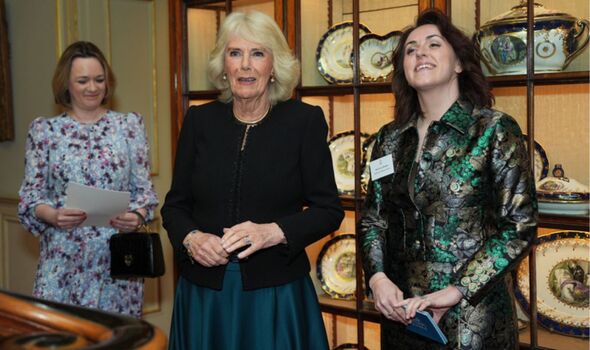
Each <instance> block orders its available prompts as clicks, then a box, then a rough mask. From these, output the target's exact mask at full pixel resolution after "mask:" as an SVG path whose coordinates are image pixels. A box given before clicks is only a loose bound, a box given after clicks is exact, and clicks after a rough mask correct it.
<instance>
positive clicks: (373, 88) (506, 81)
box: [185, 71, 590, 100]
mask: <svg viewBox="0 0 590 350" xmlns="http://www.w3.org/2000/svg"><path fill="white" fill-rule="evenodd" d="M534 80H535V85H560V84H587V83H589V82H590V71H583V72H561V73H540V74H535V76H534ZM488 81H489V82H490V85H491V86H492V87H512V86H526V84H527V79H526V75H523V74H519V75H504V76H494V77H488ZM355 88H357V89H358V90H359V92H360V93H361V94H386V93H391V82H382V83H362V84H358V85H353V84H341V85H322V86H300V87H298V88H297V89H296V91H297V93H298V94H299V96H301V97H305V96H345V95H352V94H353V93H354V89H355ZM218 94H219V90H200V91H189V92H188V93H186V94H185V95H186V96H187V97H188V98H189V99H190V100H204V99H215V98H217V95H218Z"/></svg>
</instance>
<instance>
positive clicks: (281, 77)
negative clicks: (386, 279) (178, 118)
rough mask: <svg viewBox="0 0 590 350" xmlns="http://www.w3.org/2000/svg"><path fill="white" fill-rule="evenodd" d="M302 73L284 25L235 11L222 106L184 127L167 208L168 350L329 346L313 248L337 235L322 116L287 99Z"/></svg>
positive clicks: (198, 113) (221, 55)
mask: <svg viewBox="0 0 590 350" xmlns="http://www.w3.org/2000/svg"><path fill="white" fill-rule="evenodd" d="M298 77H299V64H298V62H297V60H296V59H295V58H294V57H293V55H292V54H291V52H290V50H289V47H288V45H287V42H286V40H285V38H284V37H283V35H282V32H281V31H280V29H279V28H278V26H277V25H276V23H275V22H274V21H273V20H272V19H271V18H270V17H268V16H266V15H264V14H262V13H260V12H249V13H240V12H235V13H232V14H230V15H229V16H228V17H227V18H226V20H225V21H224V23H223V25H222V26H221V29H220V32H219V36H218V39H217V44H216V47H215V49H214V50H213V52H212V53H211V59H210V62H209V78H210V80H211V81H212V82H213V83H214V84H215V85H216V86H217V87H218V88H219V89H220V90H221V95H220V97H219V100H218V101H215V102H211V103H208V104H205V105H202V106H199V107H191V108H190V109H189V110H188V112H187V115H186V117H185V119H184V123H183V126H182V131H181V133H180V138H179V140H178V150H177V155H176V163H175V168H174V176H173V181H172V187H171V189H170V192H169V193H168V195H167V197H166V202H165V204H164V207H163V208H162V217H163V219H164V227H165V228H166V230H167V231H168V234H169V237H170V241H171V242H172V245H173V247H174V251H175V253H176V257H177V261H178V262H179V265H180V279H179V282H178V288H177V294H176V300H175V304H174V314H173V320H172V329H171V332H170V333H171V334H170V348H171V349H224V350H231V349H236V350H237V349H241V350H242V349H257V350H261V349H268V350H271V349H302V350H304V349H327V347H328V345H327V339H326V334H325V330H324V325H323V321H322V318H321V313H320V310H319V306H318V302H317V297H316V295H315V291H314V288H313V285H312V283H311V280H310V277H309V271H310V265H309V261H308V258H307V255H306V253H305V247H306V246H308V245H309V244H311V243H313V242H315V241H317V240H318V239H320V238H322V237H323V236H325V235H327V234H328V233H330V232H332V231H334V230H336V229H338V227H339V225H340V222H341V221H342V218H343V211H342V208H341V205H340V200H339V198H338V193H337V190H336V185H335V181H334V174H333V170H332V165H331V164H332V162H331V156H330V151H329V149H328V146H327V142H326V136H327V125H326V121H325V119H324V115H323V113H322V110H321V109H320V108H319V107H314V106H310V105H307V104H305V103H302V102H300V101H295V100H289V98H290V96H291V94H292V91H293V88H294V87H295V86H296V84H297V82H298Z"/></svg>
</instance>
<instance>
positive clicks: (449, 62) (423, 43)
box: [404, 24, 461, 93]
mask: <svg viewBox="0 0 590 350" xmlns="http://www.w3.org/2000/svg"><path fill="white" fill-rule="evenodd" d="M460 72H461V64H460V62H459V59H458V58H457V56H456V55H455V51H453V47H452V46H451V44H449V42H448V41H447V40H446V39H445V38H444V37H443V36H442V35H441V33H440V31H439V29H438V27H437V26H435V25H433V24H425V25H422V26H420V27H418V28H416V29H414V31H412V32H411V33H410V35H409V36H408V39H407V40H406V43H405V45H404V74H405V76H406V79H407V81H408V84H409V85H410V86H411V87H413V88H414V89H416V91H418V92H419V93H420V92H426V91H431V90H437V91H441V92H443V91H444V92H448V91H449V90H452V91H455V92H457V93H458V91H459V83H458V80H457V76H458V74H459V73H460Z"/></svg>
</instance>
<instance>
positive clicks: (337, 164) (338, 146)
mask: <svg viewBox="0 0 590 350" xmlns="http://www.w3.org/2000/svg"><path fill="white" fill-rule="evenodd" d="M368 137H369V135H368V134H365V133H361V144H362V143H363V142H364V141H365V140H366V139H367V138H368ZM328 145H329V148H330V152H331V153H332V166H333V167H334V177H335V178H336V187H338V192H339V193H340V194H345V195H352V194H354V168H355V166H354V131H346V132H343V133H340V134H337V135H334V137H332V138H331V139H330V141H329V142H328Z"/></svg>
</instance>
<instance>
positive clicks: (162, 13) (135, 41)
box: [0, 0, 173, 333]
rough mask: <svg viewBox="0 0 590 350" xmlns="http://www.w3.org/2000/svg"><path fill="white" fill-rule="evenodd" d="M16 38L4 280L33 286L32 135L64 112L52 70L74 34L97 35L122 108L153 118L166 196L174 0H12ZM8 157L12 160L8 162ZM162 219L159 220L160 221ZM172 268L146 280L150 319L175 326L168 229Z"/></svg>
mask: <svg viewBox="0 0 590 350" xmlns="http://www.w3.org/2000/svg"><path fill="white" fill-rule="evenodd" d="M5 3H6V14H7V23H8V32H9V42H10V50H11V51H10V64H11V74H12V88H13V91H12V92H13V103H14V119H15V120H14V121H15V140H14V141H11V142H3V143H0V164H3V165H4V166H3V168H2V170H0V180H1V181H0V288H8V289H10V290H13V291H16V292H19V293H25V294H30V292H31V290H32V281H33V277H34V275H33V274H34V271H35V268H36V262H37V257H38V247H37V240H36V239H34V238H33V237H32V236H31V235H29V234H28V233H27V232H25V231H24V229H22V227H21V226H20V224H19V223H18V220H17V218H16V204H17V198H18V189H19V187H20V183H21V180H22V177H23V169H24V150H25V138H26V133H27V129H28V125H29V123H30V122H31V121H32V120H33V119H34V118H35V117H38V116H52V115H55V114H57V113H58V112H59V109H58V108H57V107H56V106H55V105H54V103H53V97H52V93H51V78H52V75H53V69H54V67H55V64H56V62H57V57H58V55H59V53H61V51H62V50H63V49H64V48H65V47H66V46H67V44H69V43H70V42H71V41H73V40H77V39H81V40H91V41H94V42H95V43H96V44H97V45H98V46H99V47H100V48H101V49H102V50H103V51H104V52H105V55H106V56H107V58H108V59H109V60H110V61H111V64H112V66H113V70H114V71H115V74H116V75H117V76H118V78H119V85H118V88H117V91H116V94H115V99H114V101H115V102H114V109H116V110H119V111H123V112H127V111H137V112H140V113H141V114H142V115H143V116H144V118H145V121H146V128H147V129H148V134H149V139H150V144H151V160H152V168H153V172H154V175H153V181H154V185H155V187H156V191H157V193H158V195H159V197H160V202H163V200H164V196H165V194H166V191H167V190H168V188H169V185H170V177H171V170H170V169H171V160H170V154H171V147H170V143H171V140H170V91H169V57H168V56H169V55H168V52H169V51H168V2H167V0H152V1H145V0H43V1H38V0H5ZM7 165H10V167H8V166H7ZM158 222H159V221H158ZM159 230H160V233H161V234H162V235H163V237H162V242H163V244H164V250H165V255H166V263H167V271H166V275H165V276H164V277H162V278H160V279H149V280H147V281H146V286H147V287H146V306H145V308H144V312H145V317H144V318H145V319H146V320H147V321H149V322H152V323H154V324H156V325H157V326H159V327H160V328H161V329H162V330H163V331H164V332H165V333H167V332H168V329H169V324H170V317H171V310H172V301H173V288H172V286H173V282H172V256H171V249H170V245H169V243H168V239H167V237H166V234H165V231H164V230H163V229H162V228H161V227H159Z"/></svg>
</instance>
